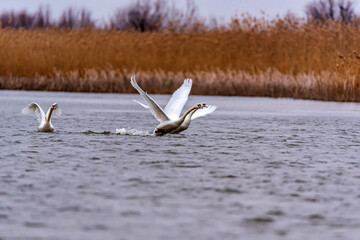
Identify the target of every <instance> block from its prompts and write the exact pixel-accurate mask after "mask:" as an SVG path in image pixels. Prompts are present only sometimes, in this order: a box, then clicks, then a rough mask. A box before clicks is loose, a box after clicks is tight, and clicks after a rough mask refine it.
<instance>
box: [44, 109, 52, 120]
mask: <svg viewBox="0 0 360 240" xmlns="http://www.w3.org/2000/svg"><path fill="white" fill-rule="evenodd" d="M53 111H54V109H53V108H50V111H49V114H48V115H47V116H46V117H45V121H47V122H50V118H51V114H52V112H53Z"/></svg>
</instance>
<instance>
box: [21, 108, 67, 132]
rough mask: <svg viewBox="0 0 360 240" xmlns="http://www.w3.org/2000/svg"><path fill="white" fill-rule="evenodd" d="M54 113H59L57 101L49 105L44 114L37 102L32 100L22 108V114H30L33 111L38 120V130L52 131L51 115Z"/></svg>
mask: <svg viewBox="0 0 360 240" xmlns="http://www.w3.org/2000/svg"><path fill="white" fill-rule="evenodd" d="M53 112H54V113H55V114H56V115H61V109H60V108H59V106H58V104H57V103H54V104H52V105H51V107H50V108H49V110H48V111H47V113H46V115H45V113H44V111H43V110H42V109H41V107H40V106H39V104H37V103H35V102H33V103H30V104H29V105H28V106H26V107H25V108H24V109H23V110H22V113H23V114H32V113H35V114H36V116H37V120H38V122H39V124H40V125H39V128H38V130H39V131H40V132H52V131H54V126H53V125H52V124H51V115H52V113H53Z"/></svg>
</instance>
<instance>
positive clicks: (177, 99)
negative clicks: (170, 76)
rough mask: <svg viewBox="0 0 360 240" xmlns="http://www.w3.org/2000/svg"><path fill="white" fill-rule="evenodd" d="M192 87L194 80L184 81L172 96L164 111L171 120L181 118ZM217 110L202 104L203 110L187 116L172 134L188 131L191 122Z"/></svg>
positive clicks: (145, 106) (146, 106)
mask: <svg viewBox="0 0 360 240" xmlns="http://www.w3.org/2000/svg"><path fill="white" fill-rule="evenodd" d="M133 77H134V79H135V76H133ZM191 86H192V79H190V78H187V79H185V80H184V83H183V84H182V85H181V87H179V88H178V89H177V90H176V91H175V92H174V93H173V94H172V96H171V98H170V100H169V102H168V103H167V105H166V106H165V109H164V113H165V114H166V115H167V116H168V117H169V118H170V119H171V120H177V119H179V118H180V113H181V111H182V109H183V108H184V105H185V103H186V101H187V100H188V96H189V93H190V90H191ZM134 101H135V102H136V103H138V104H140V105H141V106H143V107H144V108H146V109H149V110H150V108H149V106H148V105H145V104H143V103H141V102H138V101H136V100H134ZM215 109H216V106H212V105H208V106H206V104H202V108H201V109H199V110H197V111H194V112H191V113H190V114H189V115H187V116H186V118H185V120H184V122H183V123H182V124H181V125H180V126H179V127H178V128H176V129H174V130H173V131H171V132H170V133H179V132H182V131H184V130H186V129H187V128H188V127H189V125H190V123H191V120H194V119H196V118H198V117H203V116H206V115H207V114H210V113H212V112H214V111H215ZM150 111H151V110H150Z"/></svg>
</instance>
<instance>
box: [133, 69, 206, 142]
mask: <svg viewBox="0 0 360 240" xmlns="http://www.w3.org/2000/svg"><path fill="white" fill-rule="evenodd" d="M130 83H131V85H132V86H133V87H134V88H135V89H136V90H137V91H138V92H139V93H140V95H141V96H142V97H143V98H144V100H145V101H146V102H147V103H148V106H147V107H148V108H149V109H150V112H151V113H152V114H153V115H154V117H155V118H156V119H157V120H158V121H159V122H160V124H159V125H158V126H157V127H156V128H155V130H154V134H155V135H156V136H162V135H164V134H167V133H170V132H171V131H173V130H175V129H177V128H178V127H180V126H181V124H182V123H183V122H184V120H185V118H186V116H188V115H189V114H190V113H193V112H196V111H197V110H198V109H200V108H202V107H203V105H202V104H201V103H199V104H195V106H193V107H192V108H190V109H189V110H187V111H186V112H185V113H184V115H183V116H181V117H180V118H178V119H175V120H172V119H170V117H169V116H168V115H167V114H166V113H165V112H164V110H163V109H162V108H161V107H160V106H159V105H158V104H157V103H156V102H155V101H154V100H153V99H152V98H151V97H150V96H149V95H148V94H147V93H146V92H144V91H143V90H142V89H141V88H140V87H139V85H138V84H137V83H136V80H135V76H132V77H131V81H130Z"/></svg>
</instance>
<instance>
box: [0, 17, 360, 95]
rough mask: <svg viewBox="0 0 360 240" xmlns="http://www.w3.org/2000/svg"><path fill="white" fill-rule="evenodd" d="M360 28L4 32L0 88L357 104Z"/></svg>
mask: <svg viewBox="0 0 360 240" xmlns="http://www.w3.org/2000/svg"><path fill="white" fill-rule="evenodd" d="M359 30H360V27H358V26H357V25H355V24H353V25H351V24H343V23H341V22H338V21H334V22H330V21H329V22H327V23H326V24H316V23H314V22H311V23H308V22H306V21H304V20H299V19H276V20H264V19H256V18H253V17H250V16H248V17H245V18H243V19H234V20H233V21H232V23H231V24H229V26H226V27H219V28H216V29H211V30H209V29H206V28H204V27H199V28H194V30H193V31H189V32H171V31H166V32H145V33H138V32H118V31H113V30H104V29H95V28H88V29H79V30H65V29H57V28H51V29H38V30H21V29H0V45H1V48H0V76H1V77H0V89H23V90H49V91H86V92H120V93H133V92H134V90H133V89H132V88H131V86H130V84H129V78H130V76H131V75H132V74H136V76H137V79H138V81H139V82H140V84H141V86H144V88H145V89H147V90H148V92H151V93H171V92H172V91H173V90H174V89H176V88H177V87H178V86H179V85H180V84H181V82H182V81H183V79H184V78H186V77H191V78H193V79H194V80H195V81H194V86H193V91H192V94H204V95H232V96H235V95H236V96H270V97H293V98H306V99H318V100H334V101H360V97H359V96H360V78H359V77H360V55H359V54H358V53H357V52H360V31H359Z"/></svg>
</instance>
